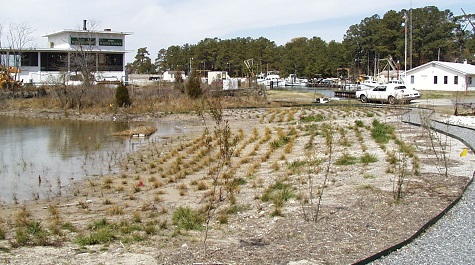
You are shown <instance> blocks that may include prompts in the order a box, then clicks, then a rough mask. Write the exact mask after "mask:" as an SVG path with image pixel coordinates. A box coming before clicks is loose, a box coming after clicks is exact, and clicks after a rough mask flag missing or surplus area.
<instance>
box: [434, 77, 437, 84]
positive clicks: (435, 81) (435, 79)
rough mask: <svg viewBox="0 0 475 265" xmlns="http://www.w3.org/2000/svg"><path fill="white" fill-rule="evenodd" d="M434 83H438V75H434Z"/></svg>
mask: <svg viewBox="0 0 475 265" xmlns="http://www.w3.org/2000/svg"><path fill="white" fill-rule="evenodd" d="M434 85H437V76H436V75H435V76H434Z"/></svg>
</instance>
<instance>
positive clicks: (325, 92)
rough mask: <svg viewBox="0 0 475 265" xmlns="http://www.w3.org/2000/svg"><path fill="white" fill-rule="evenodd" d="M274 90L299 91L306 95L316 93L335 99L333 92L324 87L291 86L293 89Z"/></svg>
mask: <svg viewBox="0 0 475 265" xmlns="http://www.w3.org/2000/svg"><path fill="white" fill-rule="evenodd" d="M274 90H292V91H299V92H304V93H305V92H306V93H314V94H315V93H316V94H321V95H323V96H324V97H327V98H333V97H335V91H334V90H332V89H331V88H325V87H303V86H293V87H279V88H276V89H274Z"/></svg>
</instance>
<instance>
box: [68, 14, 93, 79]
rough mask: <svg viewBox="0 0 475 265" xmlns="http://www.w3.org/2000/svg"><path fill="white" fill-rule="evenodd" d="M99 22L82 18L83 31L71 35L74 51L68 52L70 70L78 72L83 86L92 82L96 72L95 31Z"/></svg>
mask: <svg viewBox="0 0 475 265" xmlns="http://www.w3.org/2000/svg"><path fill="white" fill-rule="evenodd" d="M98 27H99V23H98V22H97V21H90V22H87V21H86V20H84V25H83V28H82V31H83V33H82V34H80V36H75V37H71V38H72V39H71V45H72V46H73V49H74V51H73V52H71V53H70V58H69V60H70V61H69V63H70V71H74V72H79V73H81V76H82V81H83V84H84V86H85V87H89V86H91V85H92V84H93V83H94V80H95V77H94V75H95V73H96V72H97V50H98V44H97V43H96V38H95V33H96V32H97V28H98Z"/></svg>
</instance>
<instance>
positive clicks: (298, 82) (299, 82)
mask: <svg viewBox="0 0 475 265" xmlns="http://www.w3.org/2000/svg"><path fill="white" fill-rule="evenodd" d="M307 85H308V80H307V79H305V78H298V77H297V75H296V74H290V75H289V76H288V77H287V78H285V86H300V87H306V86H307Z"/></svg>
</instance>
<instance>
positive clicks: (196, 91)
mask: <svg viewBox="0 0 475 265" xmlns="http://www.w3.org/2000/svg"><path fill="white" fill-rule="evenodd" d="M185 88H186V94H188V96H189V97H190V98H193V99H196V98H199V97H201V95H202V94H203V90H202V89H201V80H200V77H199V76H198V74H197V73H196V71H193V73H192V74H191V76H190V79H189V80H188V82H187V83H186V86H185Z"/></svg>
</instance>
